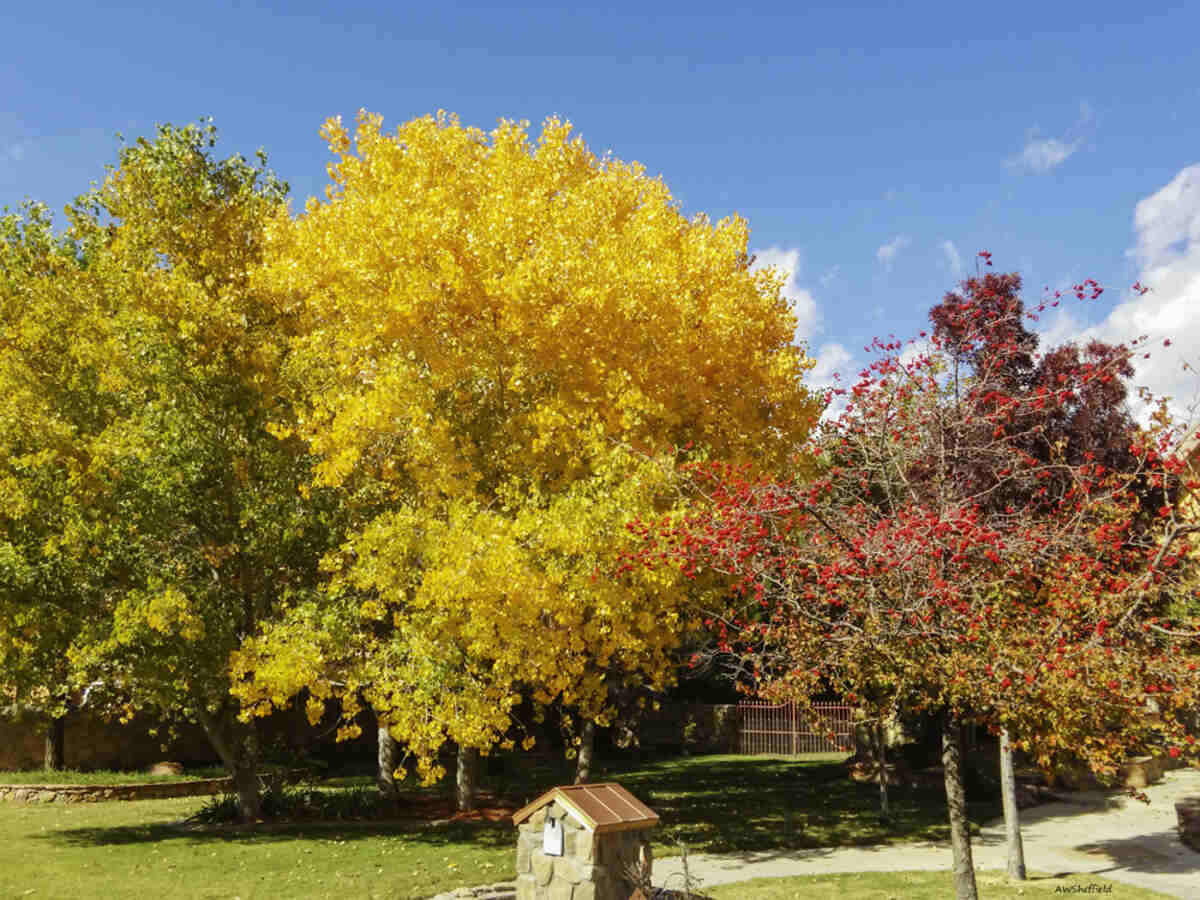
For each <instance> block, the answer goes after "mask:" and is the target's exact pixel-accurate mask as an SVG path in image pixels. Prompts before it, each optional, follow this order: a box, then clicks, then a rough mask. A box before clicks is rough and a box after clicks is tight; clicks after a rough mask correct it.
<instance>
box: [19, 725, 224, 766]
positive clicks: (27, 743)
mask: <svg viewBox="0 0 1200 900" xmlns="http://www.w3.org/2000/svg"><path fill="white" fill-rule="evenodd" d="M152 727H154V726H153V723H152V722H151V721H150V720H148V719H135V720H134V721H132V722H130V723H129V724H128V725H122V724H120V723H119V722H115V721H108V720H106V719H103V718H100V717H99V716H93V715H91V714H89V713H88V712H86V711H84V712H74V713H71V714H70V715H69V716H67V721H66V728H65V732H66V735H65V738H66V739H65V741H64V747H63V750H64V761H65V764H66V767H67V768H68V769H82V770H91V769H118V770H124V771H131V770H135V769H142V768H145V767H146V766H149V765H150V764H152V763H155V762H158V761H159V760H163V759H172V760H176V761H178V762H181V763H183V764H184V765H185V766H189V765H193V766H194V765H210V764H212V763H214V762H216V754H215V753H214V752H213V749H212V747H211V746H210V745H209V743H208V739H207V738H206V737H205V736H204V732H203V731H202V730H201V729H200V728H198V727H190V728H189V727H184V728H182V729H179V734H178V737H177V738H176V739H175V740H171V741H168V740H167V738H166V735H167V729H165V728H163V729H161V730H160V733H159V736H155V735H151V734H150V729H151V728H152ZM45 729H46V723H45V722H44V721H42V720H40V719H38V718H37V717H36V716H32V715H30V716H23V717H22V718H20V719H16V720H11V719H0V771H23V770H29V769H40V768H41V766H42V759H43V755H44V752H45ZM164 745H165V749H164Z"/></svg>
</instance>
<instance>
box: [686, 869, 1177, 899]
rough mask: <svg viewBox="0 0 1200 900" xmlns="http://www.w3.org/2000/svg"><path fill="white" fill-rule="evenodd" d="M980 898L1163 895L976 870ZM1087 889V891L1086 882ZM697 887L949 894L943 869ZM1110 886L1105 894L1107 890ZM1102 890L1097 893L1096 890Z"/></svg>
mask: <svg viewBox="0 0 1200 900" xmlns="http://www.w3.org/2000/svg"><path fill="white" fill-rule="evenodd" d="M975 880H976V884H977V885H978V887H979V896H980V897H981V898H982V900H1008V898H1010V897H1011V898H1016V897H1026V898H1028V897H1070V896H1072V895H1073V894H1076V893H1078V894H1081V895H1087V894H1089V893H1091V894H1097V895H1102V896H1103V895H1104V894H1108V896H1112V897H1120V898H1121V900H1162V898H1165V897H1167V895H1166V894H1160V893H1158V892H1157V891H1148V890H1146V889H1144V888H1137V887H1130V886H1129V885H1125V884H1120V883H1118V882H1114V881H1109V880H1108V879H1106V878H1101V877H1100V876H1098V875H1042V874H1039V873H1036V872H1035V873H1031V874H1030V876H1029V880H1027V881H1022V882H1010V881H1009V880H1008V878H1007V876H1006V875H1005V874H1004V873H1003V872H976V873H975ZM1089 886H1092V887H1091V891H1090V892H1089V891H1088V887H1089ZM699 890H700V892H701V893H703V894H704V895H706V896H709V897H712V898H713V900H796V898H800V897H802V898H804V900H835V898H836V900H846V898H852V900H899V898H904V900H943V898H945V897H953V896H954V878H953V876H952V875H951V874H950V873H949V872H856V873H853V874H846V875H813V876H805V877H801V878H756V879H754V880H753V881H739V882H737V883H735V884H723V885H721V886H719V887H714V888H703V887H701V888H700V889H699ZM1109 891H1111V894H1109V893H1108V892H1109ZM1102 892H1103V893H1102Z"/></svg>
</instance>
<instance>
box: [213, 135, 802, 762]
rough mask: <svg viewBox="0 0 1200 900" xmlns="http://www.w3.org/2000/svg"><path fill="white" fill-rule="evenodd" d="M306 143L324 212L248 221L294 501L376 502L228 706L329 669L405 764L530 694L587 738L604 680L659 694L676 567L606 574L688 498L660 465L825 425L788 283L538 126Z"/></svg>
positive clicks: (743, 457) (792, 449)
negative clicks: (286, 384)
mask: <svg viewBox="0 0 1200 900" xmlns="http://www.w3.org/2000/svg"><path fill="white" fill-rule="evenodd" d="M323 133H324V136H325V137H326V139H327V140H328V142H329V146H330V149H331V150H332V152H333V153H334V154H335V156H336V162H335V163H333V164H332V165H331V166H330V167H329V172H330V175H331V178H332V183H331V185H330V187H329V188H328V191H327V199H326V201H325V202H319V201H317V200H315V199H313V200H310V201H309V203H308V205H307V207H306V209H305V210H304V212H303V214H301V215H299V216H298V217H295V218H289V217H286V216H280V217H278V218H277V219H276V220H275V221H274V222H272V223H271V225H270V226H269V228H268V231H269V240H268V249H267V253H266V259H265V265H264V267H263V268H262V270H261V271H260V273H259V277H258V279H257V281H256V287H257V288H258V289H259V290H260V291H262V292H263V294H264V295H265V296H270V297H272V298H273V300H274V302H275V303H276V304H277V305H278V307H279V308H280V309H281V310H283V311H286V312H287V313H288V314H289V315H295V316H296V317H297V319H298V320H299V321H300V322H301V323H302V326H301V329H300V336H299V337H298V338H297V339H296V340H295V341H294V342H293V346H292V352H291V356H290V363H289V370H288V372H289V375H290V377H291V378H292V379H293V380H294V383H295V384H296V385H298V387H299V391H300V395H301V396H302V397H303V400H302V401H301V402H300V404H299V406H300V408H299V412H298V415H297V420H298V422H299V424H298V425H297V426H296V427H295V433H298V434H300V435H301V436H303V437H304V438H305V439H306V440H307V441H308V443H309V445H310V447H311V448H312V450H313V451H314V452H315V454H316V455H317V457H318V459H319V462H318V466H317V482H318V483H322V484H326V485H340V486H343V488H346V489H347V491H348V493H349V494H351V495H354V496H360V495H361V494H362V493H363V492H364V489H363V485H372V486H373V488H372V489H371V490H369V491H366V493H368V494H370V496H371V501H370V503H368V504H365V505H364V506H363V508H362V510H361V528H360V529H359V530H358V532H357V534H356V535H355V536H354V537H353V539H352V540H351V541H349V542H348V543H347V544H346V546H345V547H344V548H343V552H342V553H341V554H339V555H338V556H337V557H336V558H333V559H330V560H329V565H330V566H331V567H332V568H333V569H334V570H335V573H336V574H335V578H334V584H333V588H332V590H331V592H330V599H329V600H328V601H327V602H325V603H323V604H313V605H310V606H308V607H306V608H304V609H302V610H297V611H296V612H295V615H294V616H293V617H292V619H291V620H290V621H285V622H281V623H279V624H278V625H276V626H274V627H273V628H272V629H270V630H269V631H267V632H264V634H263V635H262V637H261V639H260V640H257V641H255V642H252V643H251V644H250V645H248V646H247V647H246V648H245V649H244V652H243V653H241V654H239V656H238V660H237V667H238V668H237V671H238V672H239V673H241V674H242V675H243V676H244V677H245V680H244V681H242V682H240V683H239V684H238V686H237V688H236V691H237V692H238V694H239V695H240V696H241V698H242V700H243V701H244V702H245V703H247V704H249V705H251V706H252V707H254V706H257V708H258V709H259V710H263V709H266V708H267V707H269V706H270V705H271V704H274V703H279V702H282V701H284V700H286V699H287V698H288V697H290V696H292V695H294V694H295V693H296V692H297V691H298V690H300V689H301V688H304V687H308V688H310V689H316V691H317V692H323V691H325V690H327V688H328V685H327V683H326V681H325V679H327V678H329V677H330V676H329V675H328V673H329V671H331V670H332V669H336V670H337V671H338V672H340V673H341V674H340V675H339V677H338V680H340V681H341V683H342V685H343V686H342V688H341V690H340V692H341V693H342V694H343V695H346V694H349V693H352V691H351V689H350V688H351V687H353V689H354V690H361V691H362V692H363V695H364V696H365V697H366V698H367V699H368V700H369V701H370V702H371V704H372V705H373V706H375V707H376V708H377V710H379V711H380V713H381V715H382V717H383V718H384V719H385V720H386V721H387V722H389V724H390V725H391V727H392V730H393V732H395V733H396V736H397V737H398V738H401V739H403V740H406V741H408V742H409V744H410V748H411V749H413V750H414V751H415V752H416V753H417V754H418V755H419V756H422V757H424V758H425V759H426V760H428V759H429V758H430V756H431V755H432V753H434V752H435V751H436V750H437V748H438V746H440V745H441V743H442V742H443V741H444V740H446V739H447V738H449V739H451V740H455V741H458V742H460V743H462V744H465V745H467V746H477V747H482V748H487V747H489V746H491V745H492V744H494V743H496V742H497V741H500V740H502V739H503V736H504V735H505V733H506V731H507V729H508V727H509V724H510V722H509V720H510V716H509V713H510V711H511V709H512V708H513V707H514V705H516V704H517V703H518V702H520V700H521V698H522V697H523V696H529V697H532V698H533V699H534V700H535V701H536V702H540V703H548V702H550V701H552V700H558V701H561V702H563V703H564V704H566V705H568V706H572V707H575V708H577V709H579V710H580V711H581V712H582V713H583V714H585V715H588V716H595V717H599V718H600V719H601V720H603V718H604V716H605V712H606V706H607V700H606V697H607V691H608V687H609V686H608V683H607V682H608V680H611V679H617V678H621V677H628V678H630V679H634V680H637V681H639V682H645V683H648V684H650V685H654V686H662V685H664V684H665V683H666V682H667V681H668V680H669V679H670V677H671V674H670V669H671V665H672V659H671V651H672V649H673V648H674V647H675V646H676V645H677V642H678V641H679V639H680V635H681V634H682V633H683V632H684V631H685V630H686V620H685V619H684V614H683V611H682V603H683V601H684V599H685V591H684V590H683V588H682V587H681V586H680V585H679V584H678V583H677V582H676V580H675V578H674V577H672V576H670V575H668V574H665V573H664V572H663V571H652V570H651V569H649V568H647V569H646V570H645V571H642V572H634V573H629V574H626V575H624V576H621V577H619V578H618V577H616V576H615V575H614V572H615V571H616V569H617V566H618V559H619V558H620V554H621V551H623V550H625V551H627V550H628V549H629V545H630V544H631V542H632V541H633V540H634V538H633V537H631V536H630V535H629V534H628V533H627V532H626V531H625V529H624V525H625V523H626V522H627V521H629V520H630V519H632V518H634V517H637V516H641V517H646V516H647V515H655V516H662V515H669V514H670V513H671V512H672V511H673V510H678V509H679V508H681V505H682V504H683V503H684V502H685V498H683V497H682V496H680V495H678V494H677V493H676V492H675V489H674V486H673V485H674V481H673V475H672V472H673V468H674V463H675V462H676V460H677V459H678V455H679V454H680V453H681V452H683V449H682V448H684V447H690V448H691V450H690V452H692V453H694V454H697V455H706V456H710V457H715V458H722V459H729V460H731V461H734V462H747V463H751V464H753V465H755V466H756V467H768V468H769V467H773V466H776V465H778V464H781V463H783V462H784V461H786V460H788V459H790V458H791V457H793V456H794V455H795V453H796V452H797V450H798V448H799V447H800V446H801V444H802V443H803V440H804V438H805V437H806V435H807V434H808V431H809V430H810V428H811V427H812V425H813V423H814V421H815V419H816V417H817V415H818V414H819V411H820V404H819V403H818V401H817V399H816V398H815V397H814V396H813V395H810V394H809V393H808V392H807V391H806V390H805V389H804V386H803V383H802V377H803V374H804V372H805V371H806V369H807V368H809V367H810V365H811V363H810V362H809V361H808V360H807V359H806V357H805V356H804V353H803V350H802V349H801V348H799V347H797V346H795V345H794V343H793V338H794V329H795V320H794V317H793V316H792V314H791V312H790V310H789V308H788V305H787V302H786V300H785V298H784V297H783V296H782V295H781V283H782V282H781V279H780V277H779V276H778V274H777V273H774V272H771V271H765V272H754V271H751V269H750V267H749V260H748V258H747V254H746V249H747V238H748V229H747V227H746V223H745V222H743V221H742V220H740V219H737V218H732V219H726V220H722V221H720V222H717V223H716V224H713V223H710V222H709V221H708V220H707V219H706V218H705V217H703V216H698V217H696V218H694V219H690V220H689V219H687V218H685V217H684V216H683V215H682V214H681V213H680V211H679V209H678V206H677V204H676V203H675V201H674V200H673V199H672V197H671V194H670V192H669V191H668V190H667V188H666V186H665V185H664V184H663V183H662V181H661V180H658V179H654V178H650V177H648V176H647V175H646V174H645V172H644V171H643V169H642V168H641V167H640V166H639V165H637V164H636V163H632V164H631V163H624V162H621V161H620V160H616V159H613V158H610V157H604V158H598V157H596V156H595V155H594V154H593V153H591V152H590V151H589V150H588V149H587V147H586V146H585V145H584V143H583V142H582V140H581V139H580V138H578V137H575V136H572V134H571V126H570V124H569V123H566V122H563V121H560V120H558V119H553V118H552V119H549V120H547V122H546V123H545V125H544V127H543V129H542V133H541V135H540V136H539V137H538V138H537V140H536V141H535V140H532V139H531V138H530V137H529V135H527V133H526V130H525V127H524V126H523V125H522V124H518V123H513V122H501V123H500V125H499V126H498V127H497V128H496V129H495V130H494V131H492V132H490V133H485V132H483V131H480V130H478V129H474V128H467V127H463V126H462V125H460V124H459V122H458V120H457V119H456V118H454V117H453V116H448V115H444V114H439V115H438V116H437V117H436V118H435V117H425V118H421V119H416V120H414V121H411V122H409V123H407V124H405V125H403V126H402V127H400V128H399V129H398V131H397V132H396V133H395V134H394V135H385V134H384V133H383V132H382V130H381V118H380V117H379V116H376V115H370V114H366V113H363V114H360V117H359V121H358V127H357V131H356V133H355V135H354V138H353V141H352V140H351V136H350V134H349V133H348V132H347V131H346V130H345V129H344V128H343V126H342V125H341V123H340V122H339V121H337V120H331V121H330V122H328V123H326V126H325V128H324V132H323ZM335 661H336V665H335ZM331 667H332V668H331ZM427 771H434V770H432V769H428V770H427Z"/></svg>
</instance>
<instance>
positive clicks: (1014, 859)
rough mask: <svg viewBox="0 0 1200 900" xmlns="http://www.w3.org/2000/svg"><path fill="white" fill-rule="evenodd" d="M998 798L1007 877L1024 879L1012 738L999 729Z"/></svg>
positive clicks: (1023, 848) (1022, 846) (1016, 879)
mask: <svg viewBox="0 0 1200 900" xmlns="http://www.w3.org/2000/svg"><path fill="white" fill-rule="evenodd" d="M1000 798H1001V800H1002V802H1003V804H1004V834H1005V838H1006V840H1007V843H1008V877H1009V878H1011V879H1013V880H1014V881H1024V880H1025V847H1024V844H1022V842H1021V817H1020V812H1019V810H1018V809H1017V778H1016V775H1015V773H1014V772H1013V750H1012V739H1011V736H1010V735H1009V733H1008V729H1007V728H1003V729H1001V731H1000Z"/></svg>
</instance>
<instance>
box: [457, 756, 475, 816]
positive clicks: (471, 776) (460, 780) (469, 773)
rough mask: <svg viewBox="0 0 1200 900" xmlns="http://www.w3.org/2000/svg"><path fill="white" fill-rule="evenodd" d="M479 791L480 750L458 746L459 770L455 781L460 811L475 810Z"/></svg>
mask: <svg viewBox="0 0 1200 900" xmlns="http://www.w3.org/2000/svg"><path fill="white" fill-rule="evenodd" d="M478 793H479V750H478V749H476V748H475V747H463V746H462V745H461V744H460V745H459V748H458V771H457V773H456V777H455V783H454V801H455V805H456V806H457V807H458V811H459V812H474V811H475V795H476V794H478Z"/></svg>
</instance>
